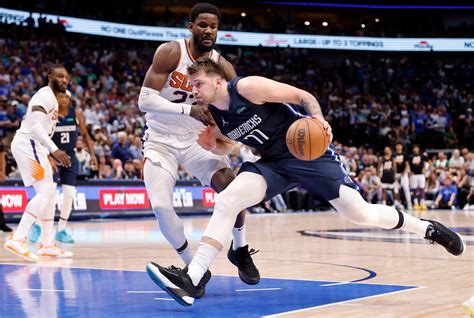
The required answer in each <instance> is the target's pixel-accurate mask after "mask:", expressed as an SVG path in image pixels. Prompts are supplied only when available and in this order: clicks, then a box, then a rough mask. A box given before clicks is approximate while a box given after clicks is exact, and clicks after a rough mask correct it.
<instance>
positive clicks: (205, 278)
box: [173, 265, 212, 299]
mask: <svg viewBox="0 0 474 318" xmlns="http://www.w3.org/2000/svg"><path fill="white" fill-rule="evenodd" d="M173 267H174V266H173ZM175 268H177V267H175ZM183 271H184V272H185V273H187V272H188V265H186V267H185V268H183ZM211 277H212V273H211V271H210V270H207V271H206V272H205V273H204V276H203V277H202V278H201V280H200V281H199V284H198V287H201V288H202V290H201V291H200V292H198V293H197V295H196V297H195V298H196V299H199V298H202V297H203V296H204V293H205V292H206V288H205V287H206V285H207V283H208V282H209V281H210V280H211Z"/></svg>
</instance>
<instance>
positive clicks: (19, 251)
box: [3, 235, 38, 262]
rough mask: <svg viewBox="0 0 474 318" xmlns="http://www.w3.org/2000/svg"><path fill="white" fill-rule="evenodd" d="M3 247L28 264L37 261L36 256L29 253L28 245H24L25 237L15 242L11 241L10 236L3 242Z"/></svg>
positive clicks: (11, 237)
mask: <svg viewBox="0 0 474 318" xmlns="http://www.w3.org/2000/svg"><path fill="white" fill-rule="evenodd" d="M3 247H4V248H5V249H6V250H7V251H9V252H11V253H13V254H15V255H18V256H20V257H21V258H24V259H26V260H27V261H30V262H36V261H38V256H37V255H36V254H34V253H33V252H31V251H30V248H29V247H28V244H27V243H26V237H25V238H24V239H23V240H20V241H16V240H14V239H13V235H10V238H9V239H8V240H7V241H6V242H5V244H4V245H3Z"/></svg>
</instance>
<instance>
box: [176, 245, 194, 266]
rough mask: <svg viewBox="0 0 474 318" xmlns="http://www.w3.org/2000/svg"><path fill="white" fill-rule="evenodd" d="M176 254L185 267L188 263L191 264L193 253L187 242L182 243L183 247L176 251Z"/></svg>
mask: <svg viewBox="0 0 474 318" xmlns="http://www.w3.org/2000/svg"><path fill="white" fill-rule="evenodd" d="M176 252H178V255H179V257H181V259H182V260H183V262H184V264H186V265H189V263H191V261H192V260H193V256H194V255H193V251H192V249H191V246H189V244H188V241H187V240H186V242H184V244H183V246H181V247H180V248H177V249H176Z"/></svg>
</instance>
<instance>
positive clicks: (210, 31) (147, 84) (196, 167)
mask: <svg viewBox="0 0 474 318" xmlns="http://www.w3.org/2000/svg"><path fill="white" fill-rule="evenodd" d="M219 18H220V13H219V10H218V9H217V8H216V7H215V6H213V5H211V4H208V3H198V4H196V5H195V6H194V7H193V8H192V9H191V12H190V14H189V21H190V22H189V24H188V29H189V31H191V33H192V37H191V38H189V39H180V40H177V41H173V42H168V43H165V44H162V45H160V46H159V47H158V49H157V50H156V52H155V55H154V57H153V63H152V65H151V66H150V68H149V69H148V71H147V73H146V75H145V80H144V82H143V87H142V89H141V92H140V97H139V100H138V106H139V108H140V110H141V111H143V112H145V119H146V130H144V134H143V157H144V165H143V178H144V181H145V186H146V189H147V191H148V195H149V197H150V201H151V205H152V208H153V212H154V213H155V215H156V218H157V220H158V222H159V224H160V229H161V232H162V233H163V235H164V236H165V238H166V239H167V240H168V242H169V243H170V244H171V245H172V246H173V248H174V249H175V250H176V251H177V253H178V254H179V256H180V257H181V259H182V260H183V262H184V263H185V264H188V263H189V262H190V261H191V259H192V257H193V252H192V250H191V247H190V246H189V245H188V241H187V239H186V236H185V234H184V230H183V224H182V222H181V220H180V219H179V218H178V216H177V215H176V212H175V211H174V208H173V187H174V185H175V183H176V178H177V175H178V166H179V165H180V164H182V165H183V166H184V167H185V169H186V170H187V171H188V172H189V173H190V174H191V175H194V176H196V177H197V178H198V179H199V180H200V181H201V183H202V184H204V185H210V186H211V187H212V188H213V189H214V190H216V191H217V192H220V191H222V190H223V189H225V187H226V186H227V185H228V184H229V183H230V182H231V181H232V180H233V179H234V177H235V176H234V174H233V172H232V170H231V169H230V167H229V163H228V160H227V158H226V157H224V156H220V155H215V154H213V153H210V152H208V151H206V150H204V149H202V148H201V146H199V145H198V144H197V142H196V140H197V137H198V133H199V131H200V130H201V129H202V128H203V127H204V126H203V124H202V123H201V122H200V121H198V120H201V119H202V120H204V119H206V118H209V116H210V115H209V114H208V113H207V112H205V111H204V110H203V109H202V108H198V107H196V106H195V105H194V104H196V99H195V97H194V95H193V93H192V86H191V83H190V81H189V78H188V76H187V75H186V68H187V66H189V65H191V64H192V63H193V62H194V61H195V60H196V59H197V58H200V57H209V58H210V59H212V60H213V61H215V62H216V63H218V64H219V65H220V66H221V67H222V69H223V72H224V76H225V78H226V79H228V80H230V79H232V78H234V77H235V76H236V73H235V70H234V68H233V67H232V65H231V64H230V63H229V62H227V61H226V60H225V59H224V58H223V57H222V56H221V55H220V54H219V53H218V52H217V51H216V50H214V49H213V48H214V45H215V42H216V38H217V28H218V25H219ZM234 221H235V227H234V230H233V231H232V233H233V243H232V246H231V247H230V249H229V252H228V257H229V259H230V260H231V262H232V263H233V264H234V265H236V266H237V267H238V269H239V276H240V278H241V279H242V280H243V281H244V282H245V283H247V284H256V283H258V281H259V280H260V275H259V272H258V270H257V268H256V267H255V265H254V264H253V261H252V258H251V256H250V255H251V253H253V251H252V250H250V251H249V249H248V245H247V243H246V241H245V225H244V221H245V212H244V211H243V212H242V213H240V214H239V216H238V217H237V220H234ZM208 278H210V276H209V275H207V276H206V280H207V279H208ZM203 283H205V280H203Z"/></svg>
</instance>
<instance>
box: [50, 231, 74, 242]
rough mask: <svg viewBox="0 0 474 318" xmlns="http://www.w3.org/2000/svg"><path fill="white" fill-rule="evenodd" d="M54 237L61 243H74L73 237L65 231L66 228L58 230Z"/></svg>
mask: <svg viewBox="0 0 474 318" xmlns="http://www.w3.org/2000/svg"><path fill="white" fill-rule="evenodd" d="M54 239H55V240H56V241H58V242H61V243H70V244H72V243H74V239H73V238H72V236H71V234H69V233H68V232H66V230H62V231H58V232H57V233H56V236H55V237H54Z"/></svg>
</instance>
